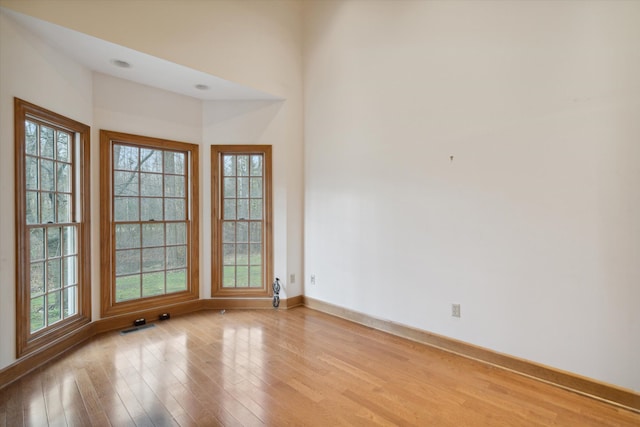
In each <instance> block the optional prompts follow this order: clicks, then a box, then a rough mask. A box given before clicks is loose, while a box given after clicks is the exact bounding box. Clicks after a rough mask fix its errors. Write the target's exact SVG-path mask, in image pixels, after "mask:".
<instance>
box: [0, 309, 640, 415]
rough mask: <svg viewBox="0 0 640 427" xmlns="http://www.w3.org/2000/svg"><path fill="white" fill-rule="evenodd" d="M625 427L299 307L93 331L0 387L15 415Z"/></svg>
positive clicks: (551, 392)
mask: <svg viewBox="0 0 640 427" xmlns="http://www.w3.org/2000/svg"><path fill="white" fill-rule="evenodd" d="M22 425H25V426H40V425H49V426H66V425H78V426H108V425H111V426H118V427H120V426H174V425H175V426H207V427H209V426H263V425H267V426H300V425H309V426H327V425H331V426H341V425H345V426H372V425H380V426H391V425H407V426H425V425H434V426H435V425H437V426H459V425H473V426H513V425H518V426H548V425H559V426H638V425H640V414H638V413H635V412H632V411H627V410H624V409H621V408H619V407H615V406H612V405H608V404H606V403H604V402H601V401H597V400H594V399H590V398H588V397H585V396H582V395H579V394H576V393H572V392H569V391H566V390H563V389H561V388H558V387H554V386H552V385H549V384H546V383H543V382H540V381H536V380H534V379H531V378H527V377H524V376H521V375H517V374H514V373H511V372H509V371H506V370H502V369H498V368H495V367H492V366H489V365H486V364H483V363H480V362H477V361H474V360H470V359H466V358H462V357H459V356H456V355H454V354H451V353H447V352H444V351H441V350H438V349H435V348H432V347H428V346H424V345H421V344H418V343H415V342H413V341H408V340H405V339H402V338H399V337H396V336H392V335H388V334H386V333H384V332H381V331H377V330H373V329H370V328H367V327H364V326H361V325H357V324H355V323H351V322H349V321H346V320H343V319H339V318H335V317H331V316H328V315H326V314H323V313H320V312H316V311H313V310H310V309H307V308H303V307H300V308H295V309H291V310H287V311H278V310H255V311H249V310H245V311H243V310H229V311H226V312H225V313H224V314H221V313H220V312H218V311H213V310H211V311H205V312H198V313H194V314H191V315H187V316H183V317H176V318H175V319H173V318H172V319H171V320H170V321H168V322H159V323H157V324H156V326H155V327H154V328H148V329H144V330H140V331H138V332H134V333H130V334H127V335H121V334H119V333H118V332H117V331H115V332H108V333H105V334H102V335H100V336H98V337H95V338H93V339H91V340H90V341H88V342H87V343H85V344H84V345H83V346H81V347H79V348H77V349H75V350H72V351H71V352H69V353H66V354H65V355H64V356H63V357H62V358H60V359H59V360H56V361H54V362H52V363H50V364H48V365H45V366H43V367H41V368H39V369H37V370H36V371H34V372H33V373H31V374H29V375H27V376H25V377H23V378H22V379H21V380H19V381H17V382H15V383H13V384H11V385H9V386H7V387H6V388H4V389H2V390H0V427H16V426H22Z"/></svg>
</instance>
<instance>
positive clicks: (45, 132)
mask: <svg viewBox="0 0 640 427" xmlns="http://www.w3.org/2000/svg"><path fill="white" fill-rule="evenodd" d="M53 135H54V131H53V129H51V128H50V127H46V126H40V155H41V156H42V157H48V158H50V159H53V149H54V145H55V144H54V141H53Z"/></svg>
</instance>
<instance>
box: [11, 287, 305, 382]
mask: <svg viewBox="0 0 640 427" xmlns="http://www.w3.org/2000/svg"><path fill="white" fill-rule="evenodd" d="M271 303H272V300H271V298H251V299H248V298H235V299H234V298H216V299H208V300H202V299H201V300H196V301H187V302H181V303H178V304H169V305H165V306H162V307H156V308H150V309H146V310H140V311H136V312H133V313H127V314H122V315H117V316H110V317H107V318H104V319H100V320H96V321H94V322H92V323H89V324H86V325H84V326H82V327H80V328H78V329H77V330H76V331H74V332H72V333H69V334H67V335H65V336H63V337H61V338H59V339H58V340H57V341H56V342H54V343H52V344H50V345H48V346H46V347H43V348H41V349H38V350H36V351H34V352H32V353H30V354H28V355H26V356H24V357H22V358H20V359H18V360H16V361H15V362H14V363H12V364H11V365H9V366H7V367H5V368H3V369H0V390H1V389H2V388H4V387H5V386H7V385H9V384H11V383H13V382H14V381H17V380H18V379H20V378H21V377H23V376H24V375H26V374H28V373H29V372H31V371H33V370H34V369H37V368H38V367H40V366H42V365H44V364H46V363H48V362H50V361H51V360H54V359H56V358H58V357H60V355H62V354H64V353H65V352H67V351H69V350H71V349H73V348H75V347H76V346H78V345H80V344H81V343H83V342H85V341H86V340H88V339H90V338H92V337H93V336H95V335H99V334H102V333H105V332H109V331H114V330H117V329H122V328H126V327H129V326H131V325H132V324H133V321H134V320H135V319H139V318H141V317H144V318H145V319H146V320H147V323H152V322H154V321H157V320H158V317H159V316H160V314H161V313H170V314H171V317H172V318H173V317H177V316H182V315H185V314H189V313H195V312H198V311H202V310H232V309H273V306H272V305H271ZM299 305H302V296H301V295H299V296H296V297H292V298H289V299H285V300H281V301H280V308H281V309H287V308H292V307H296V306H299Z"/></svg>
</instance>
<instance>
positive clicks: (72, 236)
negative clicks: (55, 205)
mask: <svg viewBox="0 0 640 427" xmlns="http://www.w3.org/2000/svg"><path fill="white" fill-rule="evenodd" d="M76 253H77V251H76V228H75V226H69V227H62V255H73V254H76Z"/></svg>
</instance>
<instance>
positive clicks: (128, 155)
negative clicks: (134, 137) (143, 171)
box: [113, 144, 138, 171]
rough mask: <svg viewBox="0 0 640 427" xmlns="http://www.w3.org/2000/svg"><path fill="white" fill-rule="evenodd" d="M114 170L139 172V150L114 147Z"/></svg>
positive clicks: (125, 146) (123, 146)
mask: <svg viewBox="0 0 640 427" xmlns="http://www.w3.org/2000/svg"><path fill="white" fill-rule="evenodd" d="M113 168H114V169H120V170H128V171H135V170H138V149H137V148H136V147H129V146H127V145H120V144H114V145H113Z"/></svg>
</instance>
